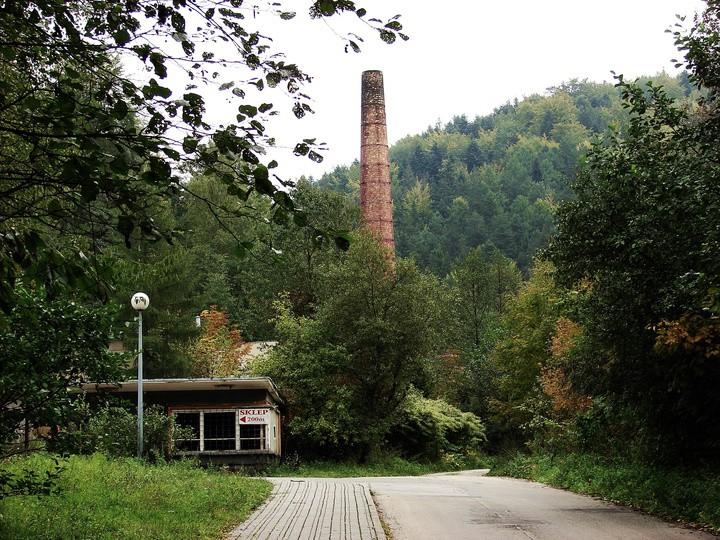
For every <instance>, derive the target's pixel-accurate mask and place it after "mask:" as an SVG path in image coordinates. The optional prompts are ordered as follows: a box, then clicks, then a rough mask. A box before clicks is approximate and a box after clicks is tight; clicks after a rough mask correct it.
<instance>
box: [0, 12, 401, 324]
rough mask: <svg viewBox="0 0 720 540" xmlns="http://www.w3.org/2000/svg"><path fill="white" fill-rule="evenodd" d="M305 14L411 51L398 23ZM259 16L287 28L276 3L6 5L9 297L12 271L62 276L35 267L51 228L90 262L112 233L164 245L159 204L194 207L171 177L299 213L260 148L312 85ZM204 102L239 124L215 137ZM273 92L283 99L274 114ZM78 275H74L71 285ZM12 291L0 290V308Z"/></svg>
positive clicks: (3, 73)
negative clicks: (349, 24)
mask: <svg viewBox="0 0 720 540" xmlns="http://www.w3.org/2000/svg"><path fill="white" fill-rule="evenodd" d="M306 6H307V9H309V13H310V16H311V17H312V18H316V19H322V18H327V17H332V16H335V15H339V14H348V15H349V16H352V17H357V20H358V21H359V24H361V25H364V26H366V27H368V28H369V29H370V30H371V31H372V32H375V33H376V34H377V35H378V36H379V37H380V39H381V40H382V41H384V42H386V43H392V42H394V41H395V40H396V38H397V37H400V38H402V39H407V36H406V35H404V34H402V32H401V30H402V25H401V24H400V22H399V21H398V20H397V17H393V18H392V19H390V20H387V21H381V20H379V19H376V18H370V17H369V16H368V15H367V13H366V10H365V9H362V8H360V7H357V6H356V5H355V3H354V2H352V1H346V0H317V1H315V2H308V3H307V4H306ZM258 10H263V11H269V12H270V13H271V14H274V15H276V16H277V17H279V18H280V19H282V20H289V19H292V18H293V17H294V16H295V12H293V11H291V10H289V9H287V10H286V9H284V8H283V7H282V6H281V5H280V4H279V3H277V2H275V3H270V2H267V4H253V5H245V4H244V3H243V1H242V0H227V1H222V2H216V1H210V0H179V1H178V0H173V1H170V0H160V1H158V0H152V1H150V0H124V1H119V2H116V1H105V0H78V1H69V2H68V1H60V0H37V1H17V2H16V1H8V2H3V3H2V12H3V16H2V19H0V201H1V202H0V242H1V246H2V249H1V253H2V258H1V259H0V271H1V272H2V275H3V281H4V283H8V284H12V282H13V280H14V278H15V277H16V274H17V271H18V269H19V270H20V271H26V272H29V271H31V270H37V272H35V277H36V278H38V279H43V281H45V282H46V284H47V285H48V286H50V285H52V284H53V283H52V280H48V279H47V277H48V276H47V273H48V270H47V269H48V268H49V267H53V266H54V267H56V268H55V271H59V270H60V271H62V270H64V269H65V267H66V266H69V265H70V263H71V262H70V261H66V264H59V265H58V264H50V263H51V262H52V263H57V260H55V261H47V260H46V259H47V255H46V252H48V251H49V250H50V249H51V247H52V246H51V245H50V244H49V243H48V242H47V238H46V235H47V234H48V231H52V233H53V234H61V235H65V236H68V237H71V238H76V239H77V238H79V239H80V242H81V243H84V244H86V245H85V248H84V249H86V250H88V249H93V248H94V249H97V248H98V246H100V245H102V243H103V242H106V241H107V240H108V237H109V235H111V234H112V231H116V232H117V233H119V234H120V235H121V237H123V238H124V240H125V242H126V243H128V244H129V243H130V241H131V239H132V238H133V234H134V233H136V231H137V232H139V233H140V234H141V235H142V236H144V237H149V238H159V237H165V238H166V239H169V240H170V239H172V237H173V234H172V233H173V232H172V231H171V230H165V229H164V228H163V227H161V226H160V224H159V223H157V222H156V220H155V219H154V217H155V207H156V205H157V204H158V203H159V201H166V200H168V199H172V198H174V197H177V196H180V195H182V194H189V195H192V193H191V192H189V191H188V189H187V186H186V185H185V184H184V183H183V170H198V169H199V170H204V171H209V172H211V173H213V174H215V175H217V177H218V178H220V179H221V180H222V182H223V183H225V184H226V185H227V189H228V193H229V194H230V195H231V196H233V197H234V198H236V199H238V200H240V201H246V200H247V198H248V197H249V195H250V194H251V193H252V192H256V193H259V194H261V195H263V196H266V197H269V198H270V199H271V200H272V204H273V205H274V207H275V208H276V214H277V216H278V219H279V220H283V219H285V220H286V219H287V214H288V213H293V212H295V211H296V209H295V205H294V203H293V201H292V199H291V198H290V197H289V196H288V195H287V194H286V192H285V191H284V190H283V189H281V188H282V186H283V185H288V182H287V181H286V180H283V179H280V178H277V177H276V176H275V175H273V174H272V168H273V167H274V166H275V165H276V163H275V162H272V161H271V162H269V163H265V162H263V152H264V150H263V149H264V148H265V147H267V146H268V145H272V144H273V143H274V139H273V138H272V136H271V135H270V134H269V133H268V131H267V125H266V120H267V119H268V117H269V116H270V115H272V114H275V113H276V111H277V110H278V109H280V108H281V107H284V106H289V108H290V110H291V111H292V112H293V114H294V115H295V116H297V117H298V118H301V117H303V116H304V115H305V114H307V113H311V112H312V109H311V108H310V105H309V100H310V98H309V96H308V95H307V94H306V93H304V86H305V85H306V83H308V82H309V81H310V77H309V76H308V75H307V74H305V73H304V72H303V71H302V70H301V68H300V67H299V66H298V65H297V64H295V63H293V62H291V61H289V60H287V59H286V58H285V57H284V56H283V55H282V54H280V53H281V52H282V51H277V50H276V49H275V48H274V47H273V45H272V39H271V38H270V37H269V36H266V35H265V34H264V32H263V28H262V25H261V23H260V22H259V19H258V18H256V17H255V15H256V14H257V11H258ZM353 36H354V35H353ZM353 36H347V37H346V38H343V39H344V40H345V42H346V44H347V47H349V50H352V51H355V52H357V51H359V50H360V49H359V46H358V45H357V42H356V41H358V40H359V39H361V38H358V37H353ZM128 70H130V71H128ZM132 70H136V71H135V72H132ZM143 72H144V73H146V75H143V74H142V73H143ZM231 74H232V75H231ZM233 76H234V77H235V79H234V78H233ZM178 86H180V87H181V89H178ZM251 88H252V89H253V92H252V93H251V92H250V89H251ZM214 92H223V93H224V94H226V95H227V97H228V99H229V100H231V101H232V102H234V103H235V104H236V105H237V114H236V116H235V118H233V119H232V120H231V121H230V122H228V123H226V124H224V125H222V126H218V127H214V126H212V125H211V124H210V122H209V120H208V118H207V114H206V112H207V111H206V106H207V103H208V99H209V97H208V96H209V95H210V96H212V95H214V94H213V93H214ZM283 93H284V94H287V96H289V102H288V101H285V102H284V103H283V104H279V103H274V101H275V99H274V97H275V96H279V95H282V94H283ZM256 94H257V95H258V96H260V97H254V96H255V95H256ZM263 96H266V97H263ZM283 99H285V98H283ZM320 146H321V145H318V144H316V143H315V139H310V138H308V139H305V140H303V141H300V142H298V144H297V145H296V146H295V148H294V153H295V154H298V155H306V156H307V157H309V158H310V159H312V160H315V161H320V160H321V159H322V157H321V155H320V153H319V150H320ZM209 207H210V209H211V210H212V205H209ZM295 214H296V216H300V217H298V218H297V219H298V220H300V221H302V220H303V217H302V214H301V213H300V212H295ZM80 247H82V246H75V247H74V251H75V252H77V251H78V249H79V248H80ZM55 259H58V257H57V256H56V257H55ZM38 265H40V266H42V267H43V268H42V269H38V268H36V266H38ZM82 271H83V265H75V273H82ZM64 273H68V272H64ZM70 273H72V272H70ZM11 292H12V291H11V287H5V286H3V287H2V288H1V289H0V307H2V308H4V309H6V310H7V309H8V308H9V305H10V296H11Z"/></svg>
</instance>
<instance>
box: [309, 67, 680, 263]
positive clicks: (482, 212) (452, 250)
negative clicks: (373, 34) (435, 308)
mask: <svg viewBox="0 0 720 540" xmlns="http://www.w3.org/2000/svg"><path fill="white" fill-rule="evenodd" d="M653 80H655V81H656V82H659V83H661V84H663V85H664V86H665V87H666V89H667V91H668V93H669V94H671V95H674V96H678V97H680V96H683V95H689V93H690V91H691V87H690V86H689V84H688V83H687V77H685V76H684V75H681V76H678V77H677V78H671V77H668V76H666V75H659V76H656V77H653ZM625 116H626V115H625V111H624V110H623V109H622V106H621V104H620V99H619V95H618V92H617V90H616V89H615V87H614V86H613V85H612V84H597V83H591V82H578V81H571V82H569V83H566V84H562V85H561V86H558V87H555V88H552V89H550V90H549V91H548V94H547V95H545V96H539V95H534V96H530V97H528V98H525V99H523V100H522V101H516V102H514V103H507V104H506V105H503V106H502V107H499V108H497V109H496V110H495V111H494V112H493V113H492V114H490V115H488V116H483V117H476V118H475V119H474V120H472V121H470V120H468V119H467V118H466V117H464V116H462V117H455V118H454V119H453V120H452V121H451V122H450V123H448V124H447V125H445V126H443V127H440V126H437V127H434V128H430V129H428V130H427V131H426V132H425V133H423V134H421V135H413V136H408V137H405V138H404V139H402V140H400V141H398V142H397V143H396V144H395V145H394V146H393V147H392V148H391V149H390V160H391V174H392V182H393V198H394V201H395V210H394V211H395V215H394V217H395V231H396V233H395V234H396V243H397V249H398V254H399V255H401V256H403V257H409V256H412V257H415V258H416V259H417V261H418V262H419V263H420V264H421V265H423V266H425V267H428V268H431V269H432V270H433V271H435V272H436V273H439V274H444V273H446V272H447V271H448V269H449V268H450V266H451V265H452V263H453V261H454V260H456V259H457V258H458V257H461V256H462V255H463V254H464V253H465V252H466V251H467V250H468V249H471V248H473V247H475V246H477V245H482V244H486V243H491V244H494V245H495V246H497V247H498V248H499V249H500V250H501V251H502V252H503V253H504V254H505V255H507V256H508V257H510V258H512V259H513V260H515V261H516V262H517V263H518V265H519V266H520V268H522V269H523V270H527V268H528V267H529V265H530V263H531V261H532V257H533V256H534V254H535V252H536V251H537V250H538V249H539V248H541V247H543V246H544V245H545V243H546V241H547V239H548V237H549V236H550V235H551V234H552V231H553V218H552V215H553V208H554V206H555V204H556V203H557V202H558V201H559V200H562V199H565V198H567V197H570V196H571V189H570V185H571V183H572V181H573V179H574V176H575V170H576V167H577V165H578V163H579V161H580V160H581V158H582V156H583V155H584V153H585V151H586V150H587V149H588V148H589V147H590V144H591V141H592V140H593V138H594V137H596V136H598V135H600V134H602V133H603V132H605V131H606V130H607V128H608V126H609V125H611V124H617V125H622V124H623V123H624V121H625ZM359 176H360V173H359V164H358V163H357V162H355V163H353V164H352V165H350V166H341V167H337V168H336V169H335V170H333V171H332V172H331V173H328V174H325V175H324V176H323V177H322V178H321V179H320V180H319V182H318V184H319V185H320V186H323V187H325V188H328V189H332V190H335V191H340V192H344V193H347V194H349V195H350V196H352V197H354V198H357V197H358V184H359Z"/></svg>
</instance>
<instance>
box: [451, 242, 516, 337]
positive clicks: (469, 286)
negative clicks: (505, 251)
mask: <svg viewBox="0 0 720 540" xmlns="http://www.w3.org/2000/svg"><path fill="white" fill-rule="evenodd" d="M448 281H449V285H450V286H451V287H452V289H453V292H454V299H453V303H454V304H455V317H456V320H457V321H458V323H459V324H460V343H462V344H463V345H464V346H465V347H466V348H479V347H480V346H481V344H482V342H483V339H482V336H483V334H484V330H485V327H487V326H488V325H489V324H491V322H492V320H493V319H494V318H496V317H497V316H498V315H499V313H500V312H501V311H502V309H503V307H504V305H505V302H506V301H507V300H508V299H509V297H510V296H512V295H514V294H515V292H516V291H517V289H518V287H519V286H520V272H519V271H518V269H517V267H516V266H515V264H514V263H513V262H512V261H511V260H509V259H508V258H507V257H505V256H503V255H502V253H500V252H499V251H498V250H497V249H496V248H494V247H492V246H488V247H476V248H474V249H471V250H470V251H469V252H468V253H467V255H465V257H464V258H463V259H462V260H461V261H460V262H459V263H458V264H457V265H455V266H454V267H453V269H452V270H451V271H450V273H449V275H448Z"/></svg>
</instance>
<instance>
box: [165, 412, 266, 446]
mask: <svg viewBox="0 0 720 540" xmlns="http://www.w3.org/2000/svg"><path fill="white" fill-rule="evenodd" d="M173 414H174V415H175V425H176V426H178V427H183V428H188V429H189V436H188V437H186V438H183V439H179V440H176V441H175V449H176V450H177V451H179V452H212V451H233V450H267V440H266V437H267V432H266V426H265V425H263V424H251V425H238V416H237V411H236V410H234V409H233V410H228V409H224V410H206V411H196V410H184V411H182V410H180V411H178V410H176V411H174V413H173ZM273 436H275V426H273Z"/></svg>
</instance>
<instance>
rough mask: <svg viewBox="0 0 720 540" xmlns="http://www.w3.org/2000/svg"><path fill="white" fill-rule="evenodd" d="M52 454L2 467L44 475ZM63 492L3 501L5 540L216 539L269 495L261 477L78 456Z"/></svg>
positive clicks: (0, 528)
mask: <svg viewBox="0 0 720 540" xmlns="http://www.w3.org/2000/svg"><path fill="white" fill-rule="evenodd" d="M53 465H54V462H53V461H52V459H51V457H50V456H48V455H47V454H36V455H32V456H29V457H26V458H23V459H17V460H13V461H12V462H10V463H9V464H4V466H7V467H8V468H12V469H17V470H19V469H21V468H29V469H32V470H36V471H40V470H47V469H51V468H52V466H53ZM65 466H66V469H65V470H64V471H63V473H62V474H61V477H60V479H59V483H58V487H59V488H60V491H59V493H57V494H53V495H49V496H44V497H26V496H22V497H10V498H8V499H5V500H4V501H0V514H1V517H0V538H13V539H16V540H22V539H26V538H27V539H30V538H32V539H58V540H60V539H62V540H70V539H111V538H112V539H117V538H123V539H127V540H130V539H147V538H152V539H158V540H160V539H168V540H170V539H172V540H179V539H185V538H186V539H193V540H194V539H214V540H216V539H217V538H219V537H220V536H221V535H222V532H223V531H225V530H228V529H229V528H231V526H233V525H236V524H238V523H240V522H242V521H243V520H244V519H245V518H246V517H247V516H248V515H249V513H250V512H251V511H252V510H253V509H254V508H256V507H257V506H258V505H259V504H260V503H261V502H263V501H264V500H265V498H266V497H267V496H268V495H269V494H270V491H271V485H270V483H268V482H267V481H265V480H261V479H258V478H244V477H241V476H238V475H234V474H226V473H222V472H218V471H210V470H203V469H199V468H197V467H195V466H193V465H192V464H190V463H187V462H185V463H183V462H175V463H170V464H163V465H148V464H146V463H142V462H140V461H138V460H135V459H109V458H106V457H105V456H102V455H99V454H96V455H94V456H89V457H86V456H73V457H71V458H69V459H68V460H67V461H66V462H65Z"/></svg>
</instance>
